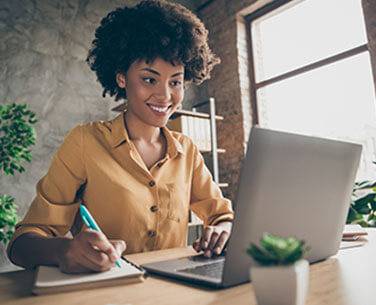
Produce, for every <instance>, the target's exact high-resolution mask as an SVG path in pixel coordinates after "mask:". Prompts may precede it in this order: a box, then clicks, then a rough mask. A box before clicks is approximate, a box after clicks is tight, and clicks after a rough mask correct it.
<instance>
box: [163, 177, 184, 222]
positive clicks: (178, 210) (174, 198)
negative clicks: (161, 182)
mask: <svg viewBox="0 0 376 305" xmlns="http://www.w3.org/2000/svg"><path fill="white" fill-rule="evenodd" d="M167 188H168V191H169V201H168V205H167V208H168V211H167V218H168V219H170V220H173V221H176V222H182V221H184V220H185V219H188V207H187V206H186V204H185V191H184V189H183V188H181V187H179V186H177V185H176V184H172V183H169V184H167Z"/></svg>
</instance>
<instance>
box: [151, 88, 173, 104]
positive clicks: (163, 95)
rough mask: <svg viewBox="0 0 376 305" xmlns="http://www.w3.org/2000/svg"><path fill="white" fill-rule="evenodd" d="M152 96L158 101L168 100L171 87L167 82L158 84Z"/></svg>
mask: <svg viewBox="0 0 376 305" xmlns="http://www.w3.org/2000/svg"><path fill="white" fill-rule="evenodd" d="M155 89H156V90H155V92H154V96H155V98H157V99H158V100H160V101H169V100H170V99H171V89H170V87H169V85H168V84H159V86H157V87H156V88H155Z"/></svg>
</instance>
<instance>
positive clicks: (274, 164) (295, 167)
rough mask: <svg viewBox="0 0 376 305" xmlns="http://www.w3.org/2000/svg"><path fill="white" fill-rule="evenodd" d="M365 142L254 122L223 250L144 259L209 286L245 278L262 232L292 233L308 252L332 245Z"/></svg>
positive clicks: (155, 268)
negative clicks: (213, 253)
mask: <svg viewBox="0 0 376 305" xmlns="http://www.w3.org/2000/svg"><path fill="white" fill-rule="evenodd" d="M361 150H362V146H361V145H358V144H353V143H347V142H341V141H334V140H328V139H321V138H317V137H309V136H303V135H297V134H292V133H286V132H280V131H273V130H267V129H262V128H258V127H254V128H252V130H251V134H250V139H249V142H248V150H247V154H246V157H245V159H244V161H243V162H244V163H243V166H242V170H241V176H240V183H239V188H238V194H237V200H236V201H235V202H234V206H235V220H234V224H233V228H232V234H231V237H230V239H229V242H228V244H227V251H226V255H225V256H218V257H215V258H210V259H208V258H205V257H204V256H203V255H198V256H192V257H188V258H182V259H174V260H167V261H162V262H156V263H150V264H145V265H143V267H144V268H145V269H146V270H147V271H148V272H149V273H155V274H159V275H164V276H168V277H172V278H177V279H182V280H186V281H189V282H192V283H198V284H204V285H208V286H214V287H229V286H233V285H237V284H240V283H244V282H247V281H249V280H250V279H249V268H250V267H251V264H252V262H251V259H250V257H249V256H248V255H247V254H246V248H247V247H248V246H249V244H250V243H251V242H252V243H257V244H258V243H259V239H260V237H261V236H262V234H263V233H264V232H268V233H272V234H277V235H281V236H295V237H297V238H298V239H303V240H305V241H306V244H307V245H309V246H310V248H311V249H310V251H309V252H308V254H307V256H306V259H308V260H309V261H310V262H316V261H320V260H323V259H325V258H327V257H329V256H331V255H334V254H336V253H337V251H338V249H339V246H340V242H341V236H342V231H343V228H344V225H345V221H346V216H347V212H348V209H349V205H350V198H351V192H352V188H353V184H354V180H355V175H356V172H357V169H358V165H359V160H360V155H361Z"/></svg>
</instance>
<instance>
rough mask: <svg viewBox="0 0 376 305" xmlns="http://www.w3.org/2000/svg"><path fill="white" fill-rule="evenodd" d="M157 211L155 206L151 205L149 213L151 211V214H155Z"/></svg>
mask: <svg viewBox="0 0 376 305" xmlns="http://www.w3.org/2000/svg"><path fill="white" fill-rule="evenodd" d="M158 210H159V209H158V207H157V206H156V205H153V206H151V207H150V211H152V212H153V213H155V212H157V211H158Z"/></svg>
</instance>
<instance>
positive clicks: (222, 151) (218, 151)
mask: <svg viewBox="0 0 376 305" xmlns="http://www.w3.org/2000/svg"><path fill="white" fill-rule="evenodd" d="M211 152H212V151H211V149H202V150H201V149H200V153H203V154H209V153H211ZM225 152H226V149H224V148H217V153H219V154H224V153H225Z"/></svg>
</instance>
